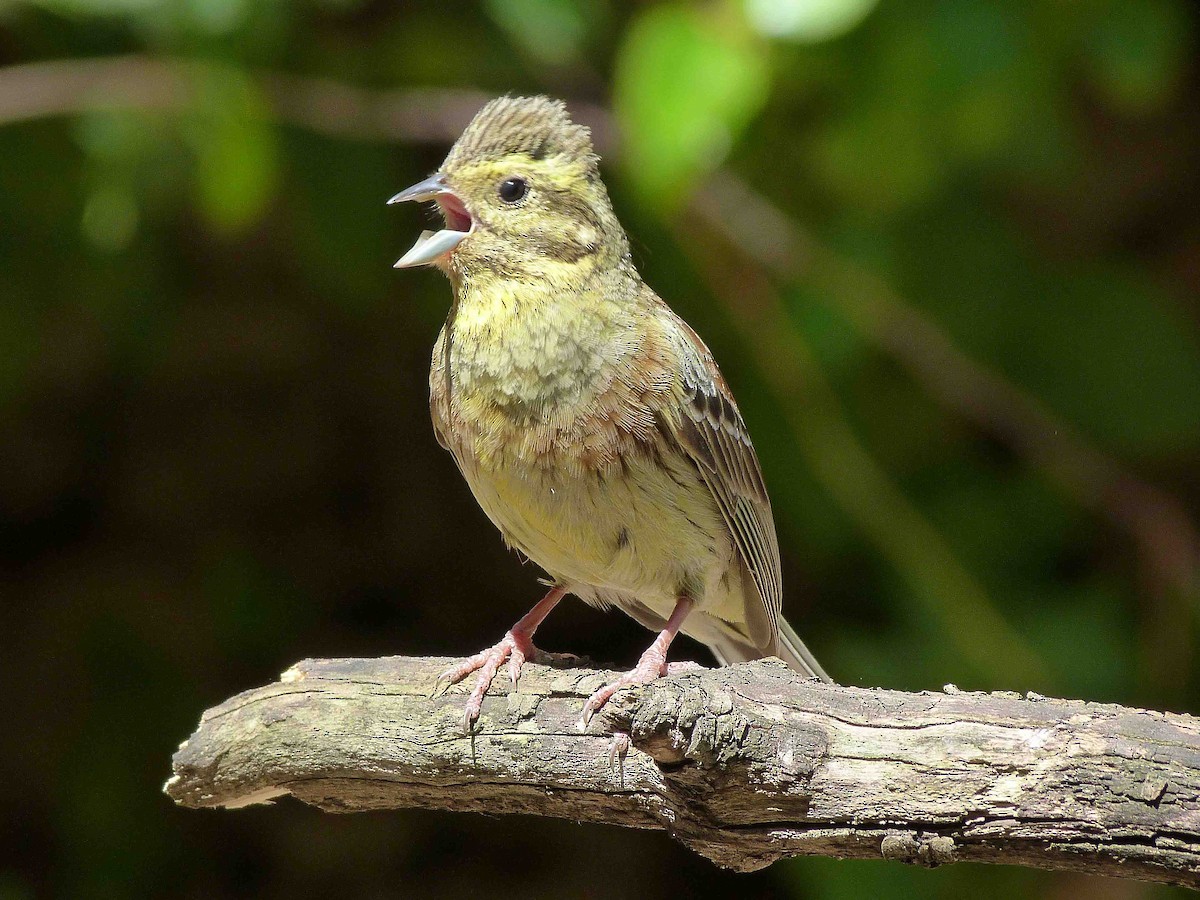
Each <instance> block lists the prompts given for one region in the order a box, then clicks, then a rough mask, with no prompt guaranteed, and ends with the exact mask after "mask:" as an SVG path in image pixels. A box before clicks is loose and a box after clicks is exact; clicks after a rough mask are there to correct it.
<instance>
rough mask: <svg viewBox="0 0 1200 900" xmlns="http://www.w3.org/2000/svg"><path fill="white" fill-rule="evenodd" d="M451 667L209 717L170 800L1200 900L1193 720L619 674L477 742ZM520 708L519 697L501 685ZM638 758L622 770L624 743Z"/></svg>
mask: <svg viewBox="0 0 1200 900" xmlns="http://www.w3.org/2000/svg"><path fill="white" fill-rule="evenodd" d="M448 663H449V661H448V660H444V659H406V658H401V657H396V658H391V659H380V660H371V659H345V660H306V661H305V662H302V663H300V664H298V665H297V666H295V667H293V668H292V669H290V670H289V671H288V672H286V673H285V674H284V676H283V677H282V679H281V680H280V681H279V682H277V683H275V684H272V685H268V686H267V687H263V688H259V689H257V690H252V691H247V692H245V693H243V694H239V695H238V696H236V697H233V698H232V699H230V700H228V701H226V702H225V703H223V704H221V705H220V706H218V707H215V708H214V709H211V710H209V711H208V712H206V713H205V714H204V717H203V719H202V720H201V723H200V727H199V729H198V730H197V731H196V733H195V734H194V735H192V737H191V738H189V739H188V740H187V741H186V742H185V743H184V744H183V745H182V746H181V747H180V749H179V752H178V753H177V754H176V755H175V760H174V773H175V774H174V777H172V778H171V780H170V781H168V782H167V785H166V792H167V793H168V794H169V795H170V796H171V797H172V798H174V799H175V801H176V802H177V803H180V804H182V805H184V806H191V807H216V806H223V807H239V806H245V805H248V804H252V803H263V802H267V801H269V800H271V799H273V798H276V797H280V796H283V795H286V794H291V795H293V796H295V797H297V798H299V799H300V800H303V801H304V802H306V803H311V804H313V805H315V806H318V807H320V808H321V809H325V810H328V811H332V812H354V811H358V810H367V809H392V808H401V807H425V808H432V809H446V810H474V811H481V812H487V813H493V814H495V813H527V814H534V815H547V816H559V817H564V818H570V819H576V820H580V821H589V822H606V823H610V824H615V825H625V826H630V827H635V828H661V829H665V830H667V831H669V832H670V833H671V834H672V835H674V836H675V837H676V838H678V839H679V840H680V841H682V842H683V843H684V844H686V845H688V846H689V847H691V848H692V849H694V850H695V851H696V852H698V853H700V854H702V855H704V856H706V857H708V858H709V859H711V860H713V861H714V862H716V863H718V864H720V865H723V866H728V867H731V868H734V869H739V870H752V869H757V868H761V867H762V866H765V865H768V864H769V863H771V862H773V861H775V860H777V859H780V858H782V857H787V856H795V855H801V854H818V855H825V856H836V857H861V858H878V857H881V856H882V857H885V858H890V859H899V860H903V861H906V862H917V863H923V864H926V865H939V864H942V863H948V862H953V861H958V860H974V861H980V862H998V863H1012V864H1019V865H1027V866H1037V867H1041V868H1048V869H1072V870H1076V871H1082V872H1094V873H1102V874H1108V875H1118V876H1125V877H1130V878H1139V879H1144V880H1149V881H1162V882H1170V883H1175V884H1182V885H1187V886H1190V887H1193V888H1195V887H1200V810H1198V807H1200V720H1198V719H1196V718H1194V717H1192V716H1187V715H1177V714H1173V713H1160V712H1148V711H1145V710H1137V709H1129V708H1125V707H1120V706H1112V705H1105V704H1098V703H1083V702H1079V701H1071V700H1051V699H1046V698H1043V697H1038V696H1033V695H1030V696H1027V697H1021V696H1019V695H1017V694H1006V693H998V694H981V693H964V692H960V691H957V690H956V689H950V690H948V692H947V693H929V692H923V693H920V694H911V693H902V692H898V691H883V690H865V689H861V688H849V687H839V686H835V685H825V684H819V683H816V682H812V681H805V680H802V679H800V678H798V677H797V676H795V675H794V674H793V673H791V672H790V671H789V670H788V669H786V668H785V667H784V666H783V665H782V664H780V663H778V662H777V661H773V660H769V661H762V662H757V663H748V664H743V665H738V666H731V667H728V668H721V669H713V670H697V671H695V672H688V673H685V674H680V675H674V676H671V677H669V678H666V679H663V680H662V681H660V682H658V683H656V684H653V685H649V686H647V687H644V688H640V689H637V690H632V691H626V692H624V693H622V694H619V695H618V696H617V697H616V698H614V700H613V702H612V703H610V704H609V707H607V708H606V710H605V711H604V712H603V713H602V714H601V716H598V717H597V719H596V720H595V721H594V722H593V723H592V726H591V728H590V729H589V731H588V732H586V733H581V732H580V731H579V730H578V726H577V722H578V720H579V712H580V708H581V705H582V703H583V700H584V698H586V696H587V695H588V694H589V693H590V692H591V691H592V690H594V689H595V688H596V687H597V686H598V685H599V684H600V683H601V682H602V681H603V680H604V679H605V678H607V677H609V676H610V674H611V673H605V672H600V671H596V670H593V669H585V668H573V669H552V668H547V667H544V666H534V665H530V666H527V667H526V670H525V674H524V675H523V676H522V679H521V683H520V689H519V691H517V692H511V693H510V692H508V691H507V690H505V689H501V688H500V687H499V685H500V682H499V681H497V685H496V686H495V687H493V690H492V692H491V693H490V694H489V696H488V698H487V700H486V701H485V703H484V707H483V716H482V718H481V720H480V723H479V726H478V730H477V732H476V733H475V734H474V735H473V736H472V737H470V738H468V737H466V736H464V735H463V734H462V732H461V730H460V729H461V720H462V703H463V692H464V691H465V686H460V687H455V688H453V689H451V690H450V691H449V692H448V693H446V694H444V695H442V696H433V691H432V688H433V687H434V680H435V677H436V674H437V673H438V672H439V671H441V670H443V669H444V668H445V667H446V666H447V665H448ZM505 688H507V685H505ZM613 729H620V730H624V731H627V732H629V734H630V735H631V737H632V743H633V748H632V749H631V750H630V752H629V754H628V756H627V757H626V758H625V759H624V762H623V763H622V764H620V765H617V766H615V767H614V766H610V762H609V753H610V746H611V745H612V738H611V735H610V732H611V730H613Z"/></svg>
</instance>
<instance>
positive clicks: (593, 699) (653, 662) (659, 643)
mask: <svg viewBox="0 0 1200 900" xmlns="http://www.w3.org/2000/svg"><path fill="white" fill-rule="evenodd" d="M694 605H695V603H694V602H693V601H692V599H691V598H690V597H680V598H679V601H678V602H677V603H676V604H675V610H674V611H673V612H672V613H671V618H670V619H668V620H667V627H666V628H664V629H663V630H662V631H660V632H659V633H658V637H656V638H655V639H654V643H652V644H651V645H650V646H649V647H648V648H647V649H646V652H645V653H643V654H642V658H641V659H639V660H638V663H637V665H636V666H634V667H633V668H632V669H630V670H629V671H628V672H626V673H625V674H624V675H622V676H621V677H620V678H618V679H617V680H616V681H614V682H612V683H611V684H606V685H605V686H604V687H602V688H600V690H598V691H596V693H594V694H592V696H590V697H588V699H587V702H586V703H585V704H583V716H582V718H581V719H580V720H579V726H580V728H581V729H584V728H587V726H588V723H589V722H590V721H591V720H592V716H594V715H595V714H596V712H597V711H598V710H599V709H600V707H602V706H604V704H605V703H607V702H608V701H609V700H610V699H611V698H612V695H613V694H615V693H616V692H617V691H619V690H621V688H626V687H630V686H632V685H635V684H647V683H648V682H651V681H653V680H654V679H656V678H661V677H662V676H663V675H666V674H667V649H668V648H669V647H670V646H671V641H673V640H675V635H677V634H679V629H680V627H682V625H683V620H684V619H686V618H687V617H688V613H690V612H691V611H692V607H693V606H694Z"/></svg>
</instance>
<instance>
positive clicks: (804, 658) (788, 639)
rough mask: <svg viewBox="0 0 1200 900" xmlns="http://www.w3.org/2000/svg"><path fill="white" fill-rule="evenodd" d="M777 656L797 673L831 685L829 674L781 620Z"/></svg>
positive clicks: (790, 627)
mask: <svg viewBox="0 0 1200 900" xmlns="http://www.w3.org/2000/svg"><path fill="white" fill-rule="evenodd" d="M779 656H780V658H782V659H783V661H784V662H785V663H787V664H788V665H789V666H791V667H792V668H793V669H795V670H796V671H797V672H802V673H804V674H805V675H813V676H816V677H817V678H820V679H821V680H822V681H824V682H827V683H829V684H833V679H832V678H830V677H829V673H828V672H826V671H825V670H824V669H823V668H821V664H820V663H819V662H817V658H816V657H815V656H813V655H812V652H811V651H810V650H809V649H808V648H807V647H805V646H804V641H802V640H800V638H799V636H797V634H796V632H794V631H793V630H792V626H791V625H789V624H788V623H787V622H785V621H783V620H782V619H780V621H779Z"/></svg>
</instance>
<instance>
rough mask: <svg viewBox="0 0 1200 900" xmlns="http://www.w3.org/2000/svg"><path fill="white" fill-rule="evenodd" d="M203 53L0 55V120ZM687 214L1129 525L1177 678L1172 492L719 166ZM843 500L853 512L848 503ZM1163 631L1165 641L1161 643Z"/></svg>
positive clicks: (313, 117)
mask: <svg viewBox="0 0 1200 900" xmlns="http://www.w3.org/2000/svg"><path fill="white" fill-rule="evenodd" d="M213 65H214V64H211V63H205V62H202V61H187V60H169V59H168V60H161V59H154V58H149V57H142V56H130V57H120V58H115V59H114V58H105V59H94V60H64V61H54V62H41V63H31V64H25V65H19V66H11V67H8V68H5V69H0V126H2V125H5V124H11V123H15V122H22V121H28V120H32V119H37V118H44V117H47V116H59V115H69V114H77V113H80V112H85V111H88V110H94V109H115V108H133V109H152V110H167V109H180V108H185V107H186V106H187V105H188V103H189V102H190V101H191V99H192V92H193V90H194V85H195V82H196V79H195V78H194V77H193V76H194V74H195V73H198V72H201V71H205V70H211V68H212V67H213ZM259 79H260V82H261V84H262V85H263V86H264V88H265V90H266V91H267V93H268V95H269V98H270V100H271V103H272V114H273V115H275V116H276V117H277V119H278V120H279V121H281V122H287V123H289V124H293V125H298V126H301V127H304V128H307V129H311V130H313V131H316V132H319V133H322V134H326V135H330V136H334V137H342V138H352V139H358V140H384V141H389V142H402V143H413V142H428V143H437V144H448V143H450V142H451V141H453V140H454V139H455V138H456V137H457V136H458V134H459V132H460V131H461V129H462V127H463V126H464V125H465V124H466V123H467V122H468V121H469V120H470V118H471V116H472V115H473V114H474V112H475V111H476V110H477V109H478V108H479V106H480V105H482V103H483V102H484V101H485V100H486V99H487V95H484V94H482V93H478V92H474V91H467V90H458V89H454V90H434V89H413V88H406V89H403V90H391V91H388V90H372V89H364V88H358V87H355V86H352V85H347V84H344V83H340V82H336V81H331V80H327V79H321V78H311V77H304V76H296V75H288V74H279V73H260V74H259ZM573 109H574V111H575V113H576V115H578V116H579V118H580V119H582V120H583V121H585V122H586V123H587V124H589V125H590V126H591V127H592V130H593V134H594V136H595V138H596V144H597V147H598V149H600V150H601V151H602V152H605V153H612V152H614V151H616V150H618V149H619V148H618V145H617V140H616V138H617V135H616V128H615V125H614V123H613V121H612V118H611V116H610V115H609V114H608V113H607V111H606V110H604V109H602V108H600V107H597V106H592V105H587V104H573ZM689 214H692V215H695V216H697V217H698V218H699V219H701V220H703V221H705V222H706V223H707V224H708V225H710V226H711V227H712V228H714V229H716V230H717V231H718V232H719V233H720V234H722V235H723V236H724V238H725V239H726V240H728V241H729V242H730V243H731V244H733V245H735V246H737V247H738V248H739V249H740V250H741V251H742V252H743V253H744V254H745V255H746V256H747V258H748V259H751V260H753V261H754V262H755V264H756V265H758V266H761V267H762V268H763V270H764V271H766V272H769V273H770V274H771V275H772V276H773V277H775V278H778V279H782V280H786V281H798V280H801V279H803V280H804V281H805V282H806V283H808V284H810V285H811V286H812V287H814V288H815V289H816V292H817V293H818V294H819V295H820V296H821V297H822V298H823V299H824V300H825V301H826V302H828V303H830V304H833V305H834V306H836V307H837V308H838V309H839V310H840V311H841V312H842V313H843V314H845V315H846V316H847V318H848V319H849V320H850V321H852V322H853V323H854V324H855V325H856V326H857V327H858V328H859V329H860V331H861V332H862V333H863V334H864V335H865V336H866V337H867V338H869V339H870V340H871V341H872V342H874V344H875V345H876V346H877V347H879V348H880V349H881V350H882V351H883V352H885V353H887V354H889V355H890V356H892V357H894V358H895V359H897V360H898V361H899V362H900V363H901V364H902V365H904V366H905V367H906V368H907V369H908V371H909V372H910V373H911V374H912V375H913V377H914V378H915V379H916V380H917V381H918V382H919V383H920V384H922V385H923V386H924V387H925V389H926V390H927V391H929V393H930V394H931V395H932V396H933V397H935V398H936V399H937V400H938V401H939V402H941V403H942V404H943V405H945V406H946V407H948V408H950V409H953V410H954V411H955V412H957V413H958V414H960V415H962V416H963V417H964V418H967V419H968V420H970V421H972V422H974V423H976V424H977V425H978V426H979V427H981V428H982V429H984V430H985V431H987V432H988V433H989V434H991V435H993V436H994V437H996V438H997V439H999V440H1002V441H1004V442H1005V443H1006V444H1007V445H1008V446H1010V447H1012V448H1013V450H1014V451H1015V452H1017V453H1019V454H1021V456H1022V457H1023V458H1024V459H1026V460H1027V461H1028V462H1029V463H1030V464H1031V465H1034V466H1036V467H1037V468H1038V469H1040V470H1041V471H1043V472H1044V473H1046V475H1047V476H1048V477H1050V478H1051V479H1052V480H1053V481H1054V483H1056V484H1058V485H1059V486H1060V488H1061V489H1063V490H1064V491H1065V492H1066V493H1068V494H1069V495H1070V496H1071V497H1072V498H1074V499H1075V501H1076V502H1078V503H1080V504H1081V505H1083V506H1085V507H1086V508H1088V509H1091V510H1093V511H1094V512H1096V513H1097V514H1099V515H1102V516H1103V517H1105V518H1106V519H1107V520H1108V521H1110V522H1111V523H1113V524H1114V525H1116V526H1117V527H1118V528H1120V529H1121V530H1123V531H1124V532H1126V533H1127V534H1129V535H1130V537H1131V538H1132V540H1133V542H1134V544H1135V546H1136V548H1137V550H1138V554H1139V559H1140V560H1141V563H1142V571H1143V573H1144V579H1143V580H1144V582H1145V585H1146V588H1147V594H1148V595H1149V596H1151V597H1152V598H1156V599H1155V603H1156V609H1155V610H1152V615H1151V617H1150V618H1151V621H1152V624H1153V625H1154V628H1153V633H1152V634H1149V635H1148V636H1147V647H1146V649H1145V654H1144V655H1145V657H1146V658H1147V660H1148V661H1149V664H1150V665H1157V666H1159V667H1161V666H1164V665H1167V666H1169V667H1170V668H1171V670H1172V671H1171V672H1163V673H1160V679H1162V683H1183V678H1184V675H1186V672H1187V670H1188V668H1189V664H1190V654H1191V649H1190V634H1191V629H1190V628H1189V627H1187V622H1186V619H1184V620H1183V621H1181V617H1188V616H1191V615H1193V614H1196V613H1197V612H1200V600H1198V598H1197V594H1198V593H1200V574H1198V573H1200V531H1198V530H1197V528H1196V525H1195V523H1194V522H1193V521H1192V519H1191V517H1190V516H1189V514H1188V512H1187V511H1186V510H1185V509H1184V507H1183V505H1182V504H1181V503H1180V502H1179V501H1178V500H1177V499H1176V498H1175V497H1173V496H1171V495H1170V494H1169V493H1167V492H1165V491H1163V490H1162V489H1160V488H1158V487H1156V486H1155V485H1152V484H1150V483H1148V482H1146V481H1145V480H1144V479H1142V478H1140V477H1139V476H1137V475H1136V474H1135V473H1133V472H1132V471H1130V470H1129V469H1127V468H1126V467H1125V466H1123V465H1122V464H1121V463H1120V462H1119V461H1118V460H1116V459H1114V458H1112V457H1111V456H1108V455H1106V454H1104V453H1102V452H1100V451H1099V450H1098V449H1097V448H1096V447H1094V446H1093V445H1091V444H1090V443H1088V441H1087V440H1086V439H1085V438H1084V437H1083V436H1082V435H1080V434H1079V433H1078V432H1077V431H1076V430H1075V429H1074V428H1072V427H1071V426H1070V425H1069V424H1068V423H1066V422H1065V421H1064V420H1063V419H1062V418H1061V417H1059V416H1057V415H1056V414H1055V413H1054V412H1053V411H1052V410H1050V409H1049V408H1047V407H1046V406H1045V405H1044V404H1043V403H1041V402H1040V401H1039V400H1038V399H1036V398H1035V397H1033V396H1032V395H1030V394H1028V393H1027V392H1025V391H1023V390H1022V389H1021V388H1019V387H1018V386H1017V385H1015V384H1014V383H1012V382H1011V381H1009V380H1007V379H1005V378H1004V377H1003V376H1002V375H1001V374H999V373H998V372H995V371H993V370H990V369H989V368H987V367H986V366H984V365H982V364H981V363H979V362H978V361H976V360H974V359H972V358H971V357H969V356H968V355H966V354H965V353H963V352H962V351H961V350H959V349H958V347H957V346H955V344H954V342H953V340H952V339H951V338H950V337H949V336H948V335H947V334H946V333H945V331H944V330H943V329H942V328H941V327H940V326H939V325H938V324H937V322H936V321H934V320H933V319H932V318H931V317H929V316H927V315H926V314H925V313H923V312H922V311H921V310H919V309H918V308H916V307H914V306H912V305H911V304H908V303H907V302H906V301H905V300H904V299H903V298H902V297H901V296H900V295H899V294H897V293H896V291H895V290H893V289H892V288H891V287H890V286H889V285H888V284H887V283H886V282H885V281H884V280H883V279H881V278H879V277H877V276H876V275H874V274H872V273H871V272H869V271H868V270H866V269H865V268H863V267H862V266H859V265H858V264H856V263H854V262H853V261H851V260H849V259H846V258H844V257H842V256H840V255H838V254H837V253H835V252H834V251H832V250H831V249H829V248H827V247H824V246H822V245H821V244H819V243H818V242H817V241H816V240H815V239H814V238H813V237H812V236H811V235H810V234H808V233H807V232H805V231H804V230H803V229H802V228H801V227H800V226H799V225H798V224H797V223H796V222H795V221H794V220H793V219H792V218H791V217H789V216H787V215H786V214H785V213H783V212H782V211H781V210H779V209H778V208H776V207H774V206H773V205H771V204H770V203H769V202H768V201H767V200H766V199H765V198H764V197H762V196H761V195H759V194H758V193H756V192H755V191H753V190H752V189H751V188H750V187H749V186H748V185H746V184H745V183H744V182H742V181H740V180H739V179H737V178H736V176H734V175H732V174H731V173H729V172H728V171H723V172H719V173H717V174H716V175H715V176H713V177H712V178H711V179H710V180H709V181H708V182H707V184H706V189H705V190H704V191H702V192H700V193H698V194H697V195H696V196H695V197H694V198H693V200H692V203H691V206H690V208H689ZM731 296H733V295H730V294H728V293H725V294H724V295H723V299H724V300H725V302H727V303H728V304H729V305H730V306H731V312H732V318H733V319H734V320H735V321H736V320H737V318H738V316H739V315H740V312H741V307H742V305H743V303H744V302H745V298H744V296H740V295H739V300H738V303H737V305H736V308H733V307H734V306H735V305H734V303H733V302H732V300H731V299H730V298H731ZM776 327H777V328H780V329H786V330H787V331H790V332H793V333H795V332H796V330H797V329H796V326H795V325H794V323H792V322H790V320H789V319H788V318H787V317H786V316H779V317H777V321H776ZM864 452H865V451H864ZM839 502H842V503H845V502H847V497H846V496H841V497H839ZM848 512H849V513H850V514H851V515H854V512H853V509H848ZM875 537H876V539H877V540H878V539H879V535H876V536H875ZM885 550H886V548H885ZM889 555H893V556H894V554H889ZM1164 640H1170V641H1173V642H1174V646H1171V647H1166V646H1164V645H1163V641H1164Z"/></svg>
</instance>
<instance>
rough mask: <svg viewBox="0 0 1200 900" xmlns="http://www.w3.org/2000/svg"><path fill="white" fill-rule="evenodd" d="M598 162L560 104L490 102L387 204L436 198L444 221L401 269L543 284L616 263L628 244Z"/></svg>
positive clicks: (583, 132) (400, 264) (424, 237)
mask: <svg viewBox="0 0 1200 900" xmlns="http://www.w3.org/2000/svg"><path fill="white" fill-rule="evenodd" d="M598 163H599V159H598V157H597V156H596V154H595V151H594V150H593V149H592V141H591V135H590V134H589V132H588V130H587V128H585V127H584V126H582V125H577V124H575V123H574V122H572V121H571V119H570V117H569V116H568V114H567V110H566V107H565V106H564V105H563V104H562V103H561V102H560V101H557V100H550V99H548V98H546V97H501V98H500V99H497V100H493V101H491V102H490V103H488V104H487V105H486V106H484V107H483V109H481V110H480V111H479V113H478V114H476V116H475V118H474V119H473V120H472V121H471V124H470V125H468V126H467V129H466V130H465V131H464V132H463V133H462V136H461V137H459V139H458V141H457V142H456V143H455V145H454V147H453V148H452V149H451V150H450V153H449V155H448V156H447V157H446V160H445V162H443V163H442V166H441V168H440V169H439V170H438V171H437V172H436V173H434V174H433V175H432V176H430V177H429V178H427V179H425V180H424V181H422V182H419V183H418V184H414V185H413V186H412V187H410V188H407V189H405V190H403V191H401V192H400V193H398V194H396V196H394V197H392V199H391V200H389V201H388V202H389V203H402V202H404V201H408V200H416V201H426V200H432V201H435V202H436V203H437V205H438V208H439V211H440V212H441V214H442V217H443V219H444V220H445V228H443V229H442V230H440V231H436V232H429V231H426V232H424V233H423V234H422V235H421V237H420V238H419V239H418V240H417V243H416V244H415V245H413V247H412V249H411V250H409V251H408V252H407V253H406V254H404V256H403V257H402V258H401V259H400V261H399V262H397V263H396V268H399V269H403V268H409V267H411V266H422V265H435V266H437V267H438V268H440V269H442V270H443V271H445V272H447V273H449V274H451V275H456V276H460V277H461V276H463V275H475V274H479V275H483V274H485V273H486V274H492V275H495V276H500V277H513V278H530V277H532V278H538V277H553V276H554V275H555V274H556V273H559V272H561V271H562V270H563V269H564V268H575V269H576V270H577V269H578V267H580V266H589V267H590V266H592V265H596V264H600V265H605V264H608V265H612V264H615V263H617V262H618V261H620V260H621V259H622V258H624V257H625V256H627V255H628V243H627V241H626V238H625V234H624V232H623V231H622V229H621V226H620V224H619V223H618V222H617V220H616V217H615V216H614V214H613V211H612V205H611V203H610V202H609V199H608V192H607V191H606V190H605V188H604V183H603V182H602V181H601V180H600V171H599V165H598Z"/></svg>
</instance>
